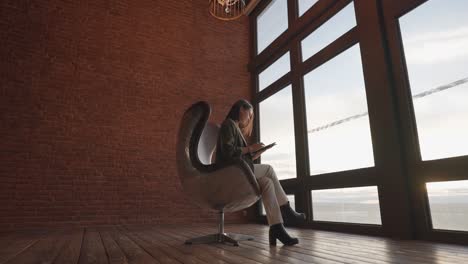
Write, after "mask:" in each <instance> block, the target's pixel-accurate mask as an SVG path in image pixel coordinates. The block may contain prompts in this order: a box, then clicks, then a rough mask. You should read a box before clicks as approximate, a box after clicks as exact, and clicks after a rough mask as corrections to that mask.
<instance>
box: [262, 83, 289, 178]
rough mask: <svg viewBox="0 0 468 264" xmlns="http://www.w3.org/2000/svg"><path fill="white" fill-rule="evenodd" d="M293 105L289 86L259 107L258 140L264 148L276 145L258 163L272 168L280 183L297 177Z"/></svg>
mask: <svg viewBox="0 0 468 264" xmlns="http://www.w3.org/2000/svg"><path fill="white" fill-rule="evenodd" d="M292 103H293V102H292V91H291V86H288V87H286V88H284V89H282V90H281V91H279V92H277V93H276V94H274V95H272V96H270V97H268V98H267V99H266V100H264V101H262V102H261V103H260V105H259V115H260V117H259V118H260V139H261V141H262V142H263V143H264V144H265V145H268V144H270V143H273V142H276V144H277V145H276V146H274V147H273V148H271V149H269V150H267V151H265V152H264V153H263V154H262V156H261V162H262V163H263V164H270V165H271V166H273V168H274V169H275V172H276V176H277V177H278V179H280V180H282V179H289V178H295V177H296V148H295V141H294V120H293V107H292Z"/></svg>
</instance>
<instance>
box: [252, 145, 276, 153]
mask: <svg viewBox="0 0 468 264" xmlns="http://www.w3.org/2000/svg"><path fill="white" fill-rule="evenodd" d="M275 145H276V142H273V143H271V144H269V145H266V146H264V147H263V148H260V149H258V150H256V151H254V152H252V155H255V154H257V153H258V152H262V151H264V150H267V149H270V148H272V147H273V146H275Z"/></svg>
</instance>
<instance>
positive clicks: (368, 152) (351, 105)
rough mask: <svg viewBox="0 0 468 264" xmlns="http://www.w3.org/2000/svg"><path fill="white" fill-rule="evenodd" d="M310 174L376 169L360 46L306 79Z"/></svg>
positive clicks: (321, 67) (310, 74) (324, 65)
mask: <svg viewBox="0 0 468 264" xmlns="http://www.w3.org/2000/svg"><path fill="white" fill-rule="evenodd" d="M304 87H305V96H306V111H307V128H308V139H309V162H310V163H309V164H310V172H311V175H316V174H322V173H329V172H336V171H344V170H351V169H358V168H364V167H372V166H374V154H373V149H372V140H371V134H370V127H369V117H368V115H367V100H366V91H365V86H364V77H363V73H362V64H361V53H360V51H359V44H357V45H355V46H353V47H351V48H350V49H348V50H346V51H345V52H343V53H341V54H340V55H338V56H337V57H335V58H333V59H332V60H330V61H328V62H326V63H325V64H323V65H322V66H320V67H319V68H317V69H315V70H314V71H312V72H310V73H308V74H307V75H305V76H304Z"/></svg>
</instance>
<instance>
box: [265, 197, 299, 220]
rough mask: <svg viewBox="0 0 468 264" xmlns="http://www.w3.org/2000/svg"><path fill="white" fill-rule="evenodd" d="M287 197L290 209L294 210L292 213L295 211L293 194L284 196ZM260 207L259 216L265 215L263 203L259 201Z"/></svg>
mask: <svg viewBox="0 0 468 264" xmlns="http://www.w3.org/2000/svg"><path fill="white" fill-rule="evenodd" d="M286 196H287V197H288V200H289V204H290V205H291V207H292V209H294V211H295V210H296V202H295V200H294V199H295V197H294V194H291V195H286ZM260 205H261V206H262V209H261V212H260V213H261V214H262V215H265V214H266V213H265V206H263V201H260Z"/></svg>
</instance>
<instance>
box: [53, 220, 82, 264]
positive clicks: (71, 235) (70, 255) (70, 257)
mask: <svg viewBox="0 0 468 264" xmlns="http://www.w3.org/2000/svg"><path fill="white" fill-rule="evenodd" d="M83 235H84V228H79V229H72V230H70V231H67V242H66V244H65V246H64V247H63V248H62V249H61V251H60V252H59V254H58V255H57V257H56V258H55V260H54V263H57V264H76V263H78V259H79V257H80V251H81V244H82V243H83Z"/></svg>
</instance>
